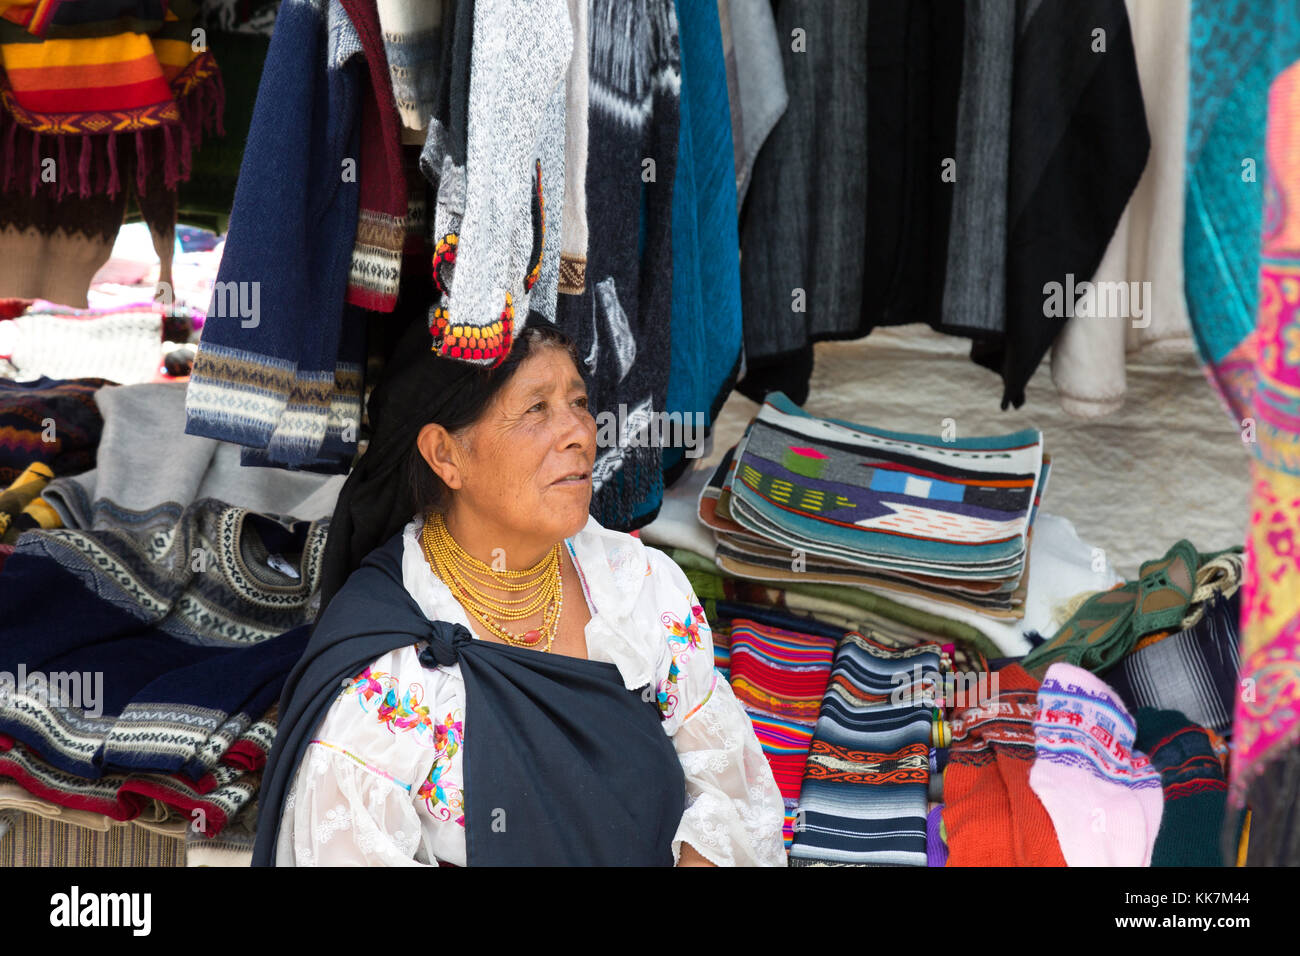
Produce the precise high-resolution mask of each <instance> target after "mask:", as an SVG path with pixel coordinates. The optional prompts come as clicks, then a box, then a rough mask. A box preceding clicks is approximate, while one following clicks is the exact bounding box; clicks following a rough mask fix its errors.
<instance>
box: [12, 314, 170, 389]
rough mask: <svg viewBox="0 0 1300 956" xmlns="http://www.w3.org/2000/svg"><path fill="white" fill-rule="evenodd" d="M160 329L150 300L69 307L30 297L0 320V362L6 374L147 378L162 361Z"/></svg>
mask: <svg viewBox="0 0 1300 956" xmlns="http://www.w3.org/2000/svg"><path fill="white" fill-rule="evenodd" d="M162 334H163V311H162V308H161V307H160V306H157V305H154V304H152V303H148V302H145V303H140V304H138V305H125V306H118V307H116V308H112V309H72V308H67V307H64V306H59V305H55V304H53V303H50V302H36V303H34V304H33V305H32V307H31V308H29V309H28V310H27V311H26V312H25V313H24V314H22V315H20V316H18V317H17V318H15V319H9V320H8V321H6V322H2V323H0V368H3V367H4V365H5V363H6V362H7V363H8V365H9V366H10V371H9V373H8V376H7V377H10V378H14V379H19V380H24V381H33V380H39V379H42V378H54V379H71V378H101V379H107V380H111V381H113V382H117V383H120V384H123V385H132V384H136V383H139V382H150V381H153V380H154V379H155V378H157V377H158V371H159V368H160V367H161V366H162V360H163V339H162Z"/></svg>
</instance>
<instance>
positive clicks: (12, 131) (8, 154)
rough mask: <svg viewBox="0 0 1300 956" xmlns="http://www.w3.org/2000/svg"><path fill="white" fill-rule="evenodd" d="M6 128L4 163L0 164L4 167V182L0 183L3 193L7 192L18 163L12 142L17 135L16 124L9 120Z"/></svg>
mask: <svg viewBox="0 0 1300 956" xmlns="http://www.w3.org/2000/svg"><path fill="white" fill-rule="evenodd" d="M8 126H9V130H8V131H7V132H6V133H5V149H4V161H3V162H0V166H3V167H4V174H5V178H4V180H3V181H0V190H3V191H5V192H8V191H9V183H10V182H11V181H12V180H13V178H14V166H15V165H16V164H17V162H18V156H17V153H16V150H15V148H14V140H15V138H16V137H17V135H18V124H17V123H15V122H14V121H13V119H12V118H10V119H9V123H8Z"/></svg>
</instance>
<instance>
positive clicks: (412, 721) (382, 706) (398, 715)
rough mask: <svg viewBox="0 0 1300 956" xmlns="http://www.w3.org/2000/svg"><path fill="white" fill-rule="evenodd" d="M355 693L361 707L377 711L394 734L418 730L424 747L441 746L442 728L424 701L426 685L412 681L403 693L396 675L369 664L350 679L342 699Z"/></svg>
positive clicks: (416, 735) (377, 715)
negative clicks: (370, 666)
mask: <svg viewBox="0 0 1300 956" xmlns="http://www.w3.org/2000/svg"><path fill="white" fill-rule="evenodd" d="M349 695H355V696H356V698H357V702H358V703H359V704H360V705H361V709H362V710H363V711H365V712H366V713H373V714H374V715H375V716H376V717H377V718H378V719H379V722H380V723H381V724H383V725H384V726H385V727H387V728H388V730H389V732H390V733H393V734H396V733H398V732H399V731H400V732H402V733H405V732H407V731H412V730H413V731H415V738H416V740H418V741H419V743H420V745H421V746H423V747H431V748H433V749H434V750H437V749H439V746H438V728H436V727H435V726H434V723H433V718H431V717H430V716H429V708H428V707H427V706H426V705H425V704H424V703H423V700H424V686H423V685H421V684H418V683H415V684H411V685H409V686H408V687H407V688H406V692H405V693H402V687H401V683H400V682H399V681H398V680H397V678H395V677H393V675H392V674H386V673H384V672H383V671H372V670H371V669H370V668H369V667H367V668H366V669H365V670H363V671H362V672H361V673H360V674H358V675H357V676H356V677H354V678H353V679H352V680H350V681H348V683H347V685H346V686H345V687H344V688H343V693H342V694H340V695H339V697H340V699H342V698H344V697H347V696H349Z"/></svg>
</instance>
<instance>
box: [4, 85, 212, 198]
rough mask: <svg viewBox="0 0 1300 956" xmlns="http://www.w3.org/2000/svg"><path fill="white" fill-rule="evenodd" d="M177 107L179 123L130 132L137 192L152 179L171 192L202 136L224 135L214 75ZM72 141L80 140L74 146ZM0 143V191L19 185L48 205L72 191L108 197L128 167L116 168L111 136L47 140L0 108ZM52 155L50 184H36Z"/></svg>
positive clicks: (188, 169)
mask: <svg viewBox="0 0 1300 956" xmlns="http://www.w3.org/2000/svg"><path fill="white" fill-rule="evenodd" d="M177 106H178V107H179V109H180V123H179V124H169V125H165V126H163V127H161V128H159V127H152V128H150V129H146V130H136V131H135V179H136V187H137V191H138V192H139V193H143V192H144V191H145V188H146V184H147V183H148V182H149V180H150V178H151V177H154V176H156V177H157V178H158V179H160V180H161V181H162V183H163V184H164V185H165V187H166V188H167V189H175V188H176V187H177V185H178V184H179V183H181V182H184V181H186V180H188V179H189V178H190V175H191V173H192V172H193V169H194V151H195V150H197V149H199V148H200V146H202V144H203V140H204V138H205V134H207V135H210V134H212V133H216V134H217V135H221V136H224V135H225V132H226V130H225V123H224V122H223V114H224V112H225V106H226V96H225V85H224V84H223V83H222V81H221V74H220V73H219V72H217V73H214V74H212V75H211V76H210V77H209V78H208V79H207V80H205V81H204V82H203V83H201V84H199V85H198V86H196V87H195V88H194V89H193V90H191V91H190V94H189V95H188V96H186V97H184V98H183V99H181V100H179V101H178V103H177ZM177 127H179V128H177ZM123 135H125V136H130V135H131V134H130V133H124V134H123ZM76 139H80V140H81V142H80V144H78V143H77V142H76ZM29 141H30V142H29ZM55 141H57V143H56V142H55ZM0 142H2V143H3V146H2V147H0V191H5V192H8V191H10V190H16V189H21V188H22V186H23V183H24V182H25V183H26V186H27V191H28V192H29V193H30V194H31V195H33V196H37V195H42V194H43V195H45V196H47V197H49V198H50V199H52V200H54V201H58V200H60V199H62V198H64V197H65V196H68V195H71V194H74V193H76V194H78V195H80V196H81V197H83V198H89V197H91V196H94V195H104V194H107V195H109V196H113V195H116V194H117V192H118V190H120V189H122V188H123V186H124V184H123V182H122V176H123V174H126V175H130V170H129V165H128V167H127V168H126V169H123V168H121V167H122V163H121V160H122V159H123V157H122V156H121V155H119V150H121V149H122V148H123V147H125V146H126V143H124V142H122V141H120V140H119V138H118V133H117V132H111V133H96V134H86V135H79V136H77V137H75V138H74V137H72V136H62V135H53V136H52V135H50V134H45V133H38V132H34V131H32V130H30V129H28V128H27V127H24V126H22V124H20V123H18V121H17V120H15V119H14V117H13V115H12V114H10V113H9V112H8V111H7V110H4V109H0ZM78 148H80V150H81V151H80V153H79V154H78V153H76V152H75V150H77V149H78ZM127 148H129V147H127ZM160 152H161V155H159V153H160ZM46 153H49V157H46V155H45V154H46ZM53 157H57V163H58V165H57V167H56V168H55V179H54V182H53V183H45V182H42V180H41V173H42V172H43V167H42V165H41V162H42V160H43V159H45V158H53ZM74 159H75V161H74Z"/></svg>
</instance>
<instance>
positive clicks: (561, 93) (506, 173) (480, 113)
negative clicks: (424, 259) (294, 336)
mask: <svg viewBox="0 0 1300 956" xmlns="http://www.w3.org/2000/svg"><path fill="white" fill-rule="evenodd" d="M460 2H461V0H457V2H456V4H455V5H456V6H457V7H459V6H460ZM455 18H456V22H455V23H454V25H453V27H452V29H453V31H454V32H455V35H456V39H455V40H454V42H453V49H455V48H456V47H461V48H463V45H464V35H465V31H464V19H463V16H462V14H461V13H460V12H459V11H458V12H457V13H456V15H455ZM472 23H473V26H472V32H471V42H472V52H471V53H470V56H469V82H468V90H467V94H466V100H465V103H466V106H465V112H466V119H465V126H464V132H463V136H464V142H465V161H464V164H463V168H462V166H461V164H459V163H457V162H456V158H457V157H456V156H455V155H454V154H453V153H452V152H451V151H450V150H451V148H452V147H451V144H449V143H447V142H446V141H445V139H444V138H445V137H446V136H447V135H448V134H447V131H446V130H442V129H439V128H438V127H440V126H441V123H436V124H431V126H430V131H429V135H430V139H431V142H429V143H427V144H426V148H425V155H424V156H423V157H422V158H421V165H422V168H423V169H424V171H425V174H426V175H428V176H429V177H430V178H431V179H434V178H436V179H437V180H438V212H437V216H436V218H435V235H434V241H435V251H434V256H435V261H436V262H442V263H445V264H446V266H449V267H450V268H447V269H444V268H440V269H439V272H438V277H439V281H440V282H441V284H442V293H443V295H442V298H441V300H440V301H439V302H438V303H437V304H436V305H435V308H434V311H433V312H432V313H431V316H430V325H431V330H432V331H433V332H434V334H435V345H436V347H437V348H438V350H439V352H440V353H441V354H443V355H447V356H449V357H452V358H458V359H463V360H466V361H472V362H478V363H483V364H497V363H499V362H500V361H502V360H503V359H504V358H505V356H506V354H507V353H508V352H509V351H510V346H511V344H512V342H513V341H514V335H515V333H516V331H517V330H518V329H521V328H523V327H524V325H525V323H526V322H527V320H528V311H529V309H530V308H531V309H533V310H534V311H537V312H538V313H539V314H541V315H542V316H544V317H545V318H547V319H548V320H549V319H551V318H552V317H553V316H554V313H555V296H556V293H557V286H558V278H559V251H560V250H559V245H560V241H559V237H560V218H561V213H562V210H563V208H564V139H565V132H564V109H565V86H564V77H565V74H566V72H567V71H568V68H569V57H570V54H571V52H572V48H573V30H572V28H571V27H570V25H569V11H568V7H567V4H566V0H528V2H510V0H473V21H472ZM452 70H453V74H454V76H455V78H456V85H455V87H454V88H453V90H452V93H453V94H458V93H459V91H460V86H459V83H460V77H461V75H462V73H461V70H459V69H457V68H456V61H453V64H452ZM451 134H452V135H453V136H454V137H455V139H456V140H457V143H456V148H458V141H459V137H460V135H462V134H461V133H460V131H459V130H458V129H456V128H455V127H453V129H452V130H451ZM448 273H449V274H448ZM530 293H531V297H530Z"/></svg>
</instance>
